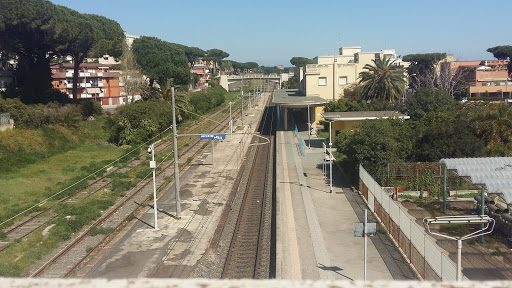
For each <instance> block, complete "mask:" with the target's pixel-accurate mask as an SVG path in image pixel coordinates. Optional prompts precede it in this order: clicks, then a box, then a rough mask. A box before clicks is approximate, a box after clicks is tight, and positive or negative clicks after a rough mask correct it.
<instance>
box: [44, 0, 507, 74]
mask: <svg viewBox="0 0 512 288" xmlns="http://www.w3.org/2000/svg"><path fill="white" fill-rule="evenodd" d="M52 2H53V3H55V4H59V5H63V6H66V7H69V8H71V9H74V10H77V11H78V12H81V13H93V14H99V15H103V16H105V17H108V18H110V19H113V20H116V21H117V22H119V24H121V27H122V28H123V29H124V30H125V31H126V32H127V33H128V34H132V35H143V36H155V37H158V38H160V39H162V40H165V41H169V42H174V43H180V44H183V45H187V46H195V47H199V48H201V49H204V50H208V49H212V48H218V49H221V50H224V51H226V52H227V53H229V54H230V57H228V59H232V60H235V61H239V62H249V61H252V62H257V63H258V64H260V65H265V66H275V65H278V64H283V65H285V66H291V64H290V59H291V58H292V57H294V56H302V57H308V58H313V57H315V56H318V55H333V54H337V53H338V48H339V47H340V46H362V49H363V51H378V50H381V49H396V52H397V54H399V55H407V54H413V53H430V52H446V53H452V54H454V56H455V58H456V59H457V60H483V59H493V57H492V54H490V53H488V52H486V51H485V50H486V49H487V48H489V47H494V46H497V45H512V37H511V35H510V31H509V29H508V28H507V27H509V23H507V19H508V18H510V17H507V16H506V15H508V14H507V13H506V12H505V11H508V10H507V9H508V8H509V7H510V0H507V1H505V0H488V1H476V0H444V1H438V0H428V1H417V0H408V1H392V0H391V1H373V0H371V1H370V0H367V1H364V0H359V1H356V0H350V1H345V0H337V1H332V0H317V1H303V0H295V1H291V0H273V1H270V0H258V1H255V0H238V1H235V0H226V1H224V0H217V1H213V0H210V1H203V0H194V1H190V0H189V1H175V0H147V1H128V0H101V1H99V0H88V1H77V0H52Z"/></svg>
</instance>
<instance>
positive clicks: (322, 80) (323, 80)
mask: <svg viewBox="0 0 512 288" xmlns="http://www.w3.org/2000/svg"><path fill="white" fill-rule="evenodd" d="M318 86H327V77H318Z"/></svg>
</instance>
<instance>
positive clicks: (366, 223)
mask: <svg viewBox="0 0 512 288" xmlns="http://www.w3.org/2000/svg"><path fill="white" fill-rule="evenodd" d="M367 260H368V209H364V281H366V270H367V269H366V267H367V266H366V262H367Z"/></svg>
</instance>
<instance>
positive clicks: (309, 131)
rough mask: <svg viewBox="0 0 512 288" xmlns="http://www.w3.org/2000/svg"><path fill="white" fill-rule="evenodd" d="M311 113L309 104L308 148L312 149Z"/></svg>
mask: <svg viewBox="0 0 512 288" xmlns="http://www.w3.org/2000/svg"><path fill="white" fill-rule="evenodd" d="M310 115H311V114H309V104H308V137H309V139H308V140H309V141H308V149H311V116H310Z"/></svg>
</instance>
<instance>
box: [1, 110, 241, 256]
mask: <svg viewBox="0 0 512 288" xmlns="http://www.w3.org/2000/svg"><path fill="white" fill-rule="evenodd" d="M227 109H229V108H226V107H224V108H222V109H219V110H218V111H216V112H215V113H213V114H211V115H209V116H208V118H207V119H201V120H199V121H195V122H193V123H192V124H191V125H189V126H187V127H183V128H182V129H183V130H180V133H189V134H193V133H200V132H217V131H219V129H224V128H225V126H226V123H229V111H227ZM239 114H240V109H239V108H238V109H234V111H233V117H234V118H235V117H236V116H238V115H239ZM211 119H213V121H212V120H211ZM211 123H215V124H214V125H211ZM195 138H196V139H197V138H198V137H195ZM180 140H181V139H180ZM189 141H190V140H189ZM189 141H187V143H184V144H181V145H180V147H178V150H179V151H180V154H181V155H185V154H187V155H188V154H191V155H192V156H191V157H193V155H195V154H196V153H197V151H199V149H200V148H199V149H198V146H199V145H198V142H199V140H195V141H190V142H192V143H190V142H189ZM182 143H183V141H182ZM172 145H173V144H172V137H167V139H162V140H160V141H158V142H157V143H155V153H156V154H157V155H158V154H161V153H165V152H166V151H168V150H169V149H170V148H171V147H172ZM196 150H197V151H196ZM146 155H147V154H146V152H142V153H140V154H139V155H137V156H136V157H135V158H134V159H131V160H129V161H128V162H126V163H125V164H123V165H122V166H120V167H111V168H108V169H106V172H104V173H105V175H103V176H101V177H98V178H96V179H94V180H92V182H91V183H89V184H88V185H87V186H86V187H84V188H82V189H79V190H78V191H76V192H74V193H73V194H71V195H68V196H66V197H64V198H62V199H60V200H58V201H57V202H56V203H53V204H49V206H48V207H46V208H44V209H43V210H42V211H38V212H36V213H32V214H31V215H29V216H26V217H24V218H23V219H21V220H19V221H17V222H15V223H14V224H13V225H12V226H10V227H8V228H6V229H5V230H4V231H5V234H6V235H7V239H6V240H7V241H5V242H0V252H2V251H4V250H5V249H7V248H8V247H9V246H10V244H12V242H13V241H19V240H21V239H23V238H26V237H28V236H30V235H31V234H32V233H34V232H35V231H38V230H39V229H41V228H43V227H44V226H46V225H47V224H49V223H50V222H51V221H52V220H54V219H56V218H57V217H59V215H58V214H57V212H56V211H55V209H54V208H55V206H56V205H57V204H58V203H71V204H72V203H81V202H83V201H84V200H86V199H88V198H90V197H91V196H93V195H95V194H96V193H98V192H100V191H105V190H108V189H111V187H112V182H113V179H112V178H111V176H114V175H115V174H116V173H122V174H129V173H130V172H131V171H133V170H134V169H137V168H138V167H140V166H141V165H145V163H147V162H148V161H147V160H145V157H146ZM173 164H174V162H172V163H170V164H168V165H167V166H166V167H165V168H162V170H164V169H167V168H168V166H170V165H173ZM159 173H161V172H159ZM97 174H99V173H97ZM93 176H94V175H93ZM136 188H137V187H135V188H134V189H132V190H136ZM43 205H44V204H43Z"/></svg>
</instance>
